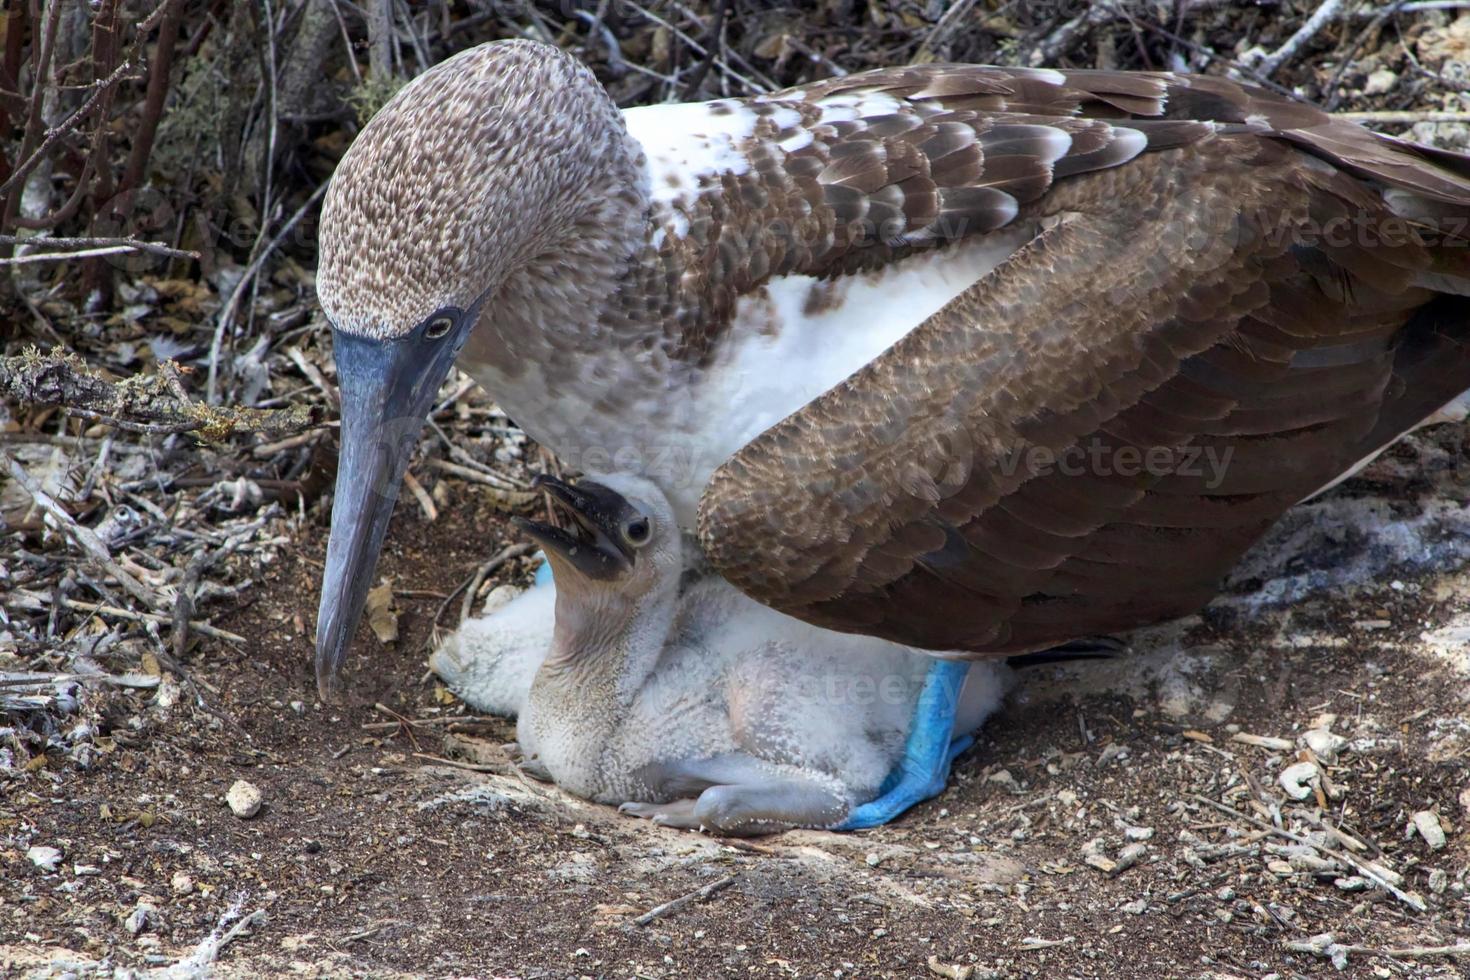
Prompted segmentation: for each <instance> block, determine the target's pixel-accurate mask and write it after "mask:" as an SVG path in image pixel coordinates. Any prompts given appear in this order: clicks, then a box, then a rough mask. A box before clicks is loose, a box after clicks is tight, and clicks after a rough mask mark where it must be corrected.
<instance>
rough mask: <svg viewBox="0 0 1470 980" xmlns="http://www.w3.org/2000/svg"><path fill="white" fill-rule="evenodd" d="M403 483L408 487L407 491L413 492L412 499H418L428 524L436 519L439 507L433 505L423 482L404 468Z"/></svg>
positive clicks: (432, 500)
mask: <svg viewBox="0 0 1470 980" xmlns="http://www.w3.org/2000/svg"><path fill="white" fill-rule="evenodd" d="M403 485H404V486H406V487H408V490H409V492H410V493H412V494H413V499H414V500H416V501H418V505H419V509H420V510H422V511H423V512H424V519H425V520H427V521H428V522H429V523H430V524H432V523H434V522H435V521H437V520H438V519H439V508H438V507H435V506H434V499H433V498H432V497H430V496H429V494H428V491H426V490H425V489H424V487H423V484H421V483H419V481H418V480H416V479H415V478H414V475H413V474H412V473H410V472H408V471H406V470H405V471H404V473H403Z"/></svg>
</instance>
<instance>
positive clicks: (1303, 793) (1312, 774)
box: [1277, 762, 1321, 800]
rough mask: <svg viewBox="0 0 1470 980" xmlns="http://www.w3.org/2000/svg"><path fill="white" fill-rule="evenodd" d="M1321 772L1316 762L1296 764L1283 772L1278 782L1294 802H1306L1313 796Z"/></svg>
mask: <svg viewBox="0 0 1470 980" xmlns="http://www.w3.org/2000/svg"><path fill="white" fill-rule="evenodd" d="M1320 772H1321V770H1319V769H1318V768H1317V764H1316V763H1315V762H1294V763H1292V764H1291V765H1289V766H1287V767H1286V768H1285V769H1283V770H1281V775H1280V776H1279V777H1278V778H1277V781H1278V782H1279V783H1280V784H1281V788H1282V789H1284V790H1286V795H1287V796H1289V797H1291V798H1292V799H1293V800H1305V799H1306V798H1307V797H1309V796H1311V795H1312V790H1313V788H1314V786H1315V784H1317V783H1318V782H1319V780H1318V776H1319V774H1320Z"/></svg>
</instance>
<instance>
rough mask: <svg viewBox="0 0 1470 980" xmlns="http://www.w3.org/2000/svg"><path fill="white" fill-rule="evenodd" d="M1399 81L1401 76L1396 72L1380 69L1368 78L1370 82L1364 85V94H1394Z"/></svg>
mask: <svg viewBox="0 0 1470 980" xmlns="http://www.w3.org/2000/svg"><path fill="white" fill-rule="evenodd" d="M1398 81H1399V76H1398V74H1397V73H1396V72H1392V71H1389V70H1388V69H1387V68H1380V69H1378V70H1377V71H1375V72H1374V73H1373V74H1371V75H1369V76H1368V81H1367V82H1365V83H1364V84H1363V94H1364V95H1382V94H1384V93H1385V92H1392V91H1393V87H1394V86H1395V85H1397V84H1398Z"/></svg>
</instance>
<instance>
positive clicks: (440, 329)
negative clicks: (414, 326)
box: [424, 313, 454, 340]
mask: <svg viewBox="0 0 1470 980" xmlns="http://www.w3.org/2000/svg"><path fill="white" fill-rule="evenodd" d="M453 329H454V317H452V316H450V315H449V314H448V313H436V314H434V315H433V316H432V317H430V318H429V322H428V323H426V324H424V336H425V337H426V338H428V339H429V340H438V339H439V338H440V337H443V336H444V335H445V334H447V333H449V331H451V330H453Z"/></svg>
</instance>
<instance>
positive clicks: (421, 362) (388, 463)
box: [316, 318, 470, 698]
mask: <svg viewBox="0 0 1470 980" xmlns="http://www.w3.org/2000/svg"><path fill="white" fill-rule="evenodd" d="M465 319H466V320H468V319H470V318H465ZM468 333H469V328H468V324H467V323H466V322H461V323H459V324H458V325H457V326H456V328H455V329H454V330H453V331H451V334H450V335H449V336H445V337H440V338H437V339H434V340H429V339H427V338H425V337H424V336H423V334H422V332H421V331H418V330H415V331H413V332H412V333H410V334H409V335H407V336H406V337H403V338H399V339H394V340H386V341H385V340H373V339H370V338H366V337H358V336H354V335H351V334H346V333H343V332H342V331H340V330H333V331H332V345H333V346H332V353H333V357H334V359H335V360H336V362H337V382H338V386H339V388H340V390H341V393H342V433H341V444H342V450H341V455H340V457H339V459H338V464H337V489H336V493H335V494H334V496H333V498H332V533H331V537H330V538H329V540H328V542H327V566H326V571H325V572H323V573H322V595H321V605H320V606H319V608H318V609H317V620H316V623H317V625H316V683H317V690H318V691H319V692H320V694H321V696H322V697H323V698H329V697H331V696H333V694H334V693H335V692H336V689H337V682H338V676H337V675H338V672H339V671H340V669H341V667H342V662H343V661H344V660H345V659H346V657H347V649H348V647H349V646H350V645H351V643H352V636H353V634H354V632H356V630H357V623H358V620H359V619H361V617H362V607H363V603H364V602H365V601H366V600H367V594H368V589H369V588H370V587H371V586H372V582H373V571H374V568H375V566H376V565H377V563H378V552H379V551H380V550H381V549H382V547H383V538H384V536H385V535H386V534H387V533H388V519H389V518H390V517H392V516H393V504H394V502H395V501H396V500H397V499H398V490H399V486H400V484H401V483H402V481H403V471H404V470H405V469H406V468H407V467H408V460H409V455H410V454H411V453H412V451H413V446H414V443H415V441H416V439H417V438H418V434H419V432H420V430H421V429H422V428H423V425H424V419H425V417H426V416H427V415H428V413H429V410H430V408H431V407H432V403H433V399H434V394H435V393H436V392H437V391H438V390H439V386H440V385H441V384H443V383H444V379H445V378H446V377H448V375H449V369H450V368H451V367H452V366H453V364H454V358H455V355H457V354H458V353H459V349H460V348H461V347H462V346H463V345H464V338H465V336H467V335H468Z"/></svg>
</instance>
